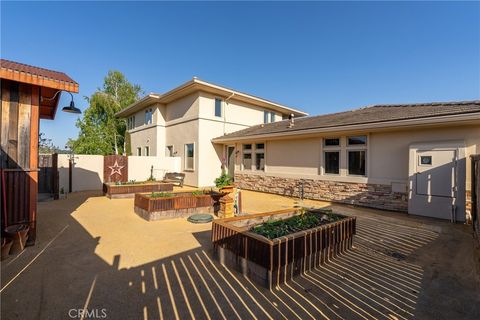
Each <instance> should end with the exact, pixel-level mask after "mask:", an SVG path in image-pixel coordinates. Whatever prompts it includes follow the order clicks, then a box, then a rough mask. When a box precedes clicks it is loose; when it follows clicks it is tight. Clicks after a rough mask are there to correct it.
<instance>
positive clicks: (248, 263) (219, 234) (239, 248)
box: [212, 209, 356, 289]
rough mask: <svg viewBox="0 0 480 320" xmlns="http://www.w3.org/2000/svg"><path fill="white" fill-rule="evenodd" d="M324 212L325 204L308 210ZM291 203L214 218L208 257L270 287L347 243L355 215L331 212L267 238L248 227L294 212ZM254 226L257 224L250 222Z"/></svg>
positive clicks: (349, 243) (318, 262) (339, 250)
mask: <svg viewBox="0 0 480 320" xmlns="http://www.w3.org/2000/svg"><path fill="white" fill-rule="evenodd" d="M307 213H308V214H317V215H318V216H319V217H321V218H326V217H327V218H328V217H331V216H330V214H331V213H330V212H326V210H322V209H317V210H308V211H307ZM299 214H300V213H299V211H295V210H292V209H289V210H281V211H275V212H268V213H260V214H252V215H248V216H241V217H233V218H226V219H218V220H214V221H213V224H212V242H213V252H214V257H215V258H216V259H217V260H219V261H220V263H222V264H223V265H225V266H226V267H229V268H234V269H236V270H238V271H240V272H242V274H243V275H245V276H247V277H248V278H249V279H251V280H252V281H254V282H256V283H258V284H260V285H262V286H265V287H267V288H269V289H272V288H273V287H275V286H278V285H280V284H281V283H284V282H286V281H288V280H290V279H291V278H292V277H293V276H295V275H298V274H300V273H304V272H306V271H308V270H310V269H314V268H315V267H317V266H319V265H321V264H323V263H326V262H328V261H329V260H330V259H333V258H334V257H335V256H336V255H338V254H341V253H344V252H345V251H347V250H348V249H351V246H352V240H353V235H354V234H355V226H356V218H355V217H346V216H342V215H337V214H335V215H334V216H335V217H336V219H338V220H337V221H334V222H326V223H325V222H322V223H323V224H320V225H318V226H316V227H313V228H310V229H306V230H302V231H298V232H295V233H290V234H287V235H285V236H281V237H278V238H274V239H269V238H267V237H265V236H262V235H260V234H258V233H256V232H254V231H253V230H254V229H253V228H254V227H258V226H259V225H262V224H263V223H265V222H267V221H269V222H270V221H273V220H275V221H277V220H286V219H288V218H292V217H293V216H296V215H299ZM256 229H257V228H256Z"/></svg>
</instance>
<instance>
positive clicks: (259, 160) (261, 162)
mask: <svg viewBox="0 0 480 320" xmlns="http://www.w3.org/2000/svg"><path fill="white" fill-rule="evenodd" d="M255 169H256V170H262V171H263V170H264V169H265V154H264V153H256V154H255Z"/></svg>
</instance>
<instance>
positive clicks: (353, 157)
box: [348, 151, 366, 176]
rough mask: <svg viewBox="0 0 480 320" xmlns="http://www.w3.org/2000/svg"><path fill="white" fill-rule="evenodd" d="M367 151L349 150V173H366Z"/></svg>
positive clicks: (362, 174) (361, 174)
mask: <svg viewBox="0 0 480 320" xmlns="http://www.w3.org/2000/svg"><path fill="white" fill-rule="evenodd" d="M365 156H366V153H365V151H349V152H348V174H353V175H359V176H364V175H365Z"/></svg>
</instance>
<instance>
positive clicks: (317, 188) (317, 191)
mask: <svg viewBox="0 0 480 320" xmlns="http://www.w3.org/2000/svg"><path fill="white" fill-rule="evenodd" d="M301 181H304V198H305V199H314V200H325V201H332V202H341V203H347V204H354V205H359V206H364V207H371V208H377V209H385V210H393V211H402V212H408V196H407V193H398V192H392V188H391V186H390V185H383V184H370V183H368V184H367V183H347V182H336V181H326V180H313V179H294V178H280V177H274V176H264V175H255V174H235V186H236V187H238V188H241V189H246V190H253V191H260V192H268V193H274V194H279V195H284V196H291V197H300V193H301Z"/></svg>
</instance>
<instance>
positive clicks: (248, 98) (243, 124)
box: [117, 78, 307, 186]
mask: <svg viewBox="0 0 480 320" xmlns="http://www.w3.org/2000/svg"><path fill="white" fill-rule="evenodd" d="M292 114H293V115H294V116H295V117H300V116H305V115H307V114H306V113H305V112H302V111H299V110H295V109H292V108H289V107H287V106H284V105H281V104H278V103H275V102H272V101H268V100H265V99H262V98H259V97H255V96H252V95H249V94H246V93H242V92H238V91H236V90H232V89H229V88H225V87H222V86H218V85H214V84H211V83H208V82H205V81H202V80H199V79H197V78H193V79H192V80H190V81H188V82H186V83H184V84H183V85H181V86H179V87H176V88H174V89H172V90H170V91H168V92H166V93H164V94H156V93H151V94H149V95H147V96H146V97H144V98H143V99H141V100H139V101H138V102H136V103H134V104H132V105H130V106H128V107H127V108H125V109H124V110H122V111H120V112H119V113H117V116H119V117H122V118H125V119H126V121H127V130H128V132H129V134H130V142H131V143H130V144H131V152H132V154H133V155H137V156H163V155H165V156H167V157H168V156H177V157H181V158H182V161H181V162H182V171H183V172H184V173H185V183H186V184H188V185H192V186H211V185H213V181H214V179H215V178H216V177H218V176H219V175H220V173H221V167H222V164H224V165H225V166H226V167H227V168H228V171H229V173H230V174H231V175H232V176H233V175H234V172H233V171H234V170H235V169H234V168H235V157H236V155H237V154H238V152H239V150H235V147H234V145H233V144H232V145H225V146H224V145H220V144H213V143H212V141H211V140H212V139H213V138H216V137H219V136H222V135H225V134H228V133H231V132H234V131H238V130H241V129H245V128H248V127H251V126H254V125H259V124H263V123H271V122H276V121H280V120H283V119H285V118H288V117H289V116H290V115H292ZM261 147H262V146H261V145H257V146H256V148H254V150H252V158H251V162H252V165H255V166H258V167H261V166H263V165H264V161H265V159H264V158H262V155H264V153H262V150H261Z"/></svg>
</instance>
